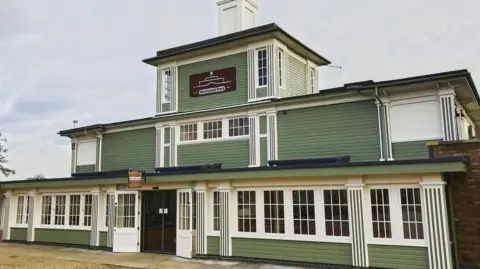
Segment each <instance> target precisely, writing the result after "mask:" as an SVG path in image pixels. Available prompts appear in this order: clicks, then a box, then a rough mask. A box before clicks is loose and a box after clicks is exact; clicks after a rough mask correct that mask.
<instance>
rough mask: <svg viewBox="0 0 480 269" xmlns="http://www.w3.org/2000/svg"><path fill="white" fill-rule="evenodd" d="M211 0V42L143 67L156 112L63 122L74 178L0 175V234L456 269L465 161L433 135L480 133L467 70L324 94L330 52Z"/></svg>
mask: <svg viewBox="0 0 480 269" xmlns="http://www.w3.org/2000/svg"><path fill="white" fill-rule="evenodd" d="M217 5H218V16H219V20H218V21H219V36H218V37H215V38H212V39H208V40H203V41H200V42H197V43H193V44H188V45H184V46H180V47H175V48H170V49H166V50H161V51H158V52H157V53H156V55H155V56H154V57H151V58H148V59H145V60H143V61H144V62H145V63H146V64H149V65H151V66H152V68H156V69H157V74H158V77H157V89H156V91H157V95H156V96H157V98H156V100H152V102H156V111H152V115H151V116H149V117H147V118H143V119H133V120H130V121H124V122H114V123H106V124H96V125H92V126H85V127H80V128H75V129H69V130H63V131H60V132H59V135H61V136H63V137H65V138H66V139H70V140H71V149H72V155H71V159H72V162H71V169H72V171H71V172H72V173H71V176H70V177H66V178H54V179H44V180H29V181H13V182H2V183H1V184H0V194H1V193H3V198H2V199H3V210H2V211H1V212H2V218H1V225H2V226H1V227H2V228H3V240H4V241H11V242H26V243H31V244H53V245H68V246H76V247H91V248H100V249H105V250H109V251H113V252H141V251H146V252H147V251H148V252H159V253H171V254H174V255H178V256H181V257H185V258H195V257H197V258H198V257H204V258H205V257H206V258H215V257H220V258H225V259H251V260H257V259H260V260H272V261H284V262H285V261H287V262H297V263H309V264H316V265H318V266H322V265H328V266H333V265H337V266H338V267H341V268H345V267H349V266H351V267H360V268H362V267H386V268H419V269H420V268H438V269H440V268H453V267H452V264H453V261H452V259H453V258H452V257H453V254H452V253H453V250H452V245H451V240H450V237H451V233H450V229H449V227H450V224H451V218H450V217H449V216H450V215H449V209H448V203H449V202H448V201H449V200H448V195H446V191H445V190H446V188H447V186H446V178H447V177H449V176H451V175H452V174H453V173H465V172H467V170H468V159H467V158H464V157H449V158H434V157H433V156H432V154H430V152H429V148H428V146H427V144H428V143H429V142H432V141H454V140H464V139H470V138H472V137H474V136H475V126H476V125H477V124H478V123H479V121H480V112H479V111H480V110H479V107H480V106H479V96H478V94H477V90H476V88H475V84H474V83H473V80H472V78H471V76H470V74H469V72H468V71H466V70H458V71H451V72H445V73H437V74H430V75H425V76H419V77H411V78H403V79H398V80H391V81H382V82H374V81H371V80H368V81H362V82H357V83H350V84H345V85H343V86H340V87H338V88H332V89H324V90H319V79H318V72H321V70H322V68H321V67H322V66H325V65H328V64H329V63H330V62H329V61H328V60H327V59H326V58H325V57H323V56H321V55H320V54H319V53H317V52H316V51H314V50H313V49H311V48H309V47H307V46H306V45H304V44H303V43H301V42H300V41H299V40H297V39H295V38H294V37H293V36H292V35H290V34H289V33H287V32H285V31H284V30H283V29H281V28H280V27H278V26H277V25H276V24H268V25H263V26H255V25H254V21H255V14H256V10H257V1H256V0H218V1H217ZM131 171H142V172H141V175H140V179H141V180H138V179H139V178H138V177H137V176H136V175H134V173H131ZM329 268H330V267H329Z"/></svg>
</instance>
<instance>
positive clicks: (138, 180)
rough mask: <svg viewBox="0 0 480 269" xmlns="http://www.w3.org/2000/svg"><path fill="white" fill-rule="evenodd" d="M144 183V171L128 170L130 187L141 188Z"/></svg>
mask: <svg viewBox="0 0 480 269" xmlns="http://www.w3.org/2000/svg"><path fill="white" fill-rule="evenodd" d="M142 183H143V172H142V171H132V170H129V171H128V187H129V188H141V187H142Z"/></svg>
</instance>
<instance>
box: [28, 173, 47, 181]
mask: <svg viewBox="0 0 480 269" xmlns="http://www.w3.org/2000/svg"><path fill="white" fill-rule="evenodd" d="M35 179H45V176H44V175H43V174H36V175H34V176H33V177H29V178H27V180H35Z"/></svg>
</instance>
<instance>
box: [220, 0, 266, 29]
mask: <svg viewBox="0 0 480 269" xmlns="http://www.w3.org/2000/svg"><path fill="white" fill-rule="evenodd" d="M217 6H218V35H219V36H221V35H227V34H231V33H235V32H239V31H242V30H246V29H249V28H252V27H254V26H255V15H256V13H257V9H258V4H257V0H217Z"/></svg>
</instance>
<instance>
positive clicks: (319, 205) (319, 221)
mask: <svg viewBox="0 0 480 269" xmlns="http://www.w3.org/2000/svg"><path fill="white" fill-rule="evenodd" d="M315 219H316V220H315V221H316V224H315V226H316V227H315V228H316V230H317V236H319V237H322V238H324V237H325V236H326V233H325V205H324V203H323V189H321V188H318V189H316V190H315Z"/></svg>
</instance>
